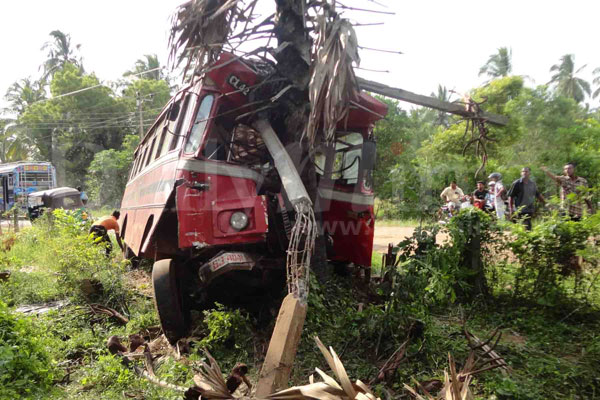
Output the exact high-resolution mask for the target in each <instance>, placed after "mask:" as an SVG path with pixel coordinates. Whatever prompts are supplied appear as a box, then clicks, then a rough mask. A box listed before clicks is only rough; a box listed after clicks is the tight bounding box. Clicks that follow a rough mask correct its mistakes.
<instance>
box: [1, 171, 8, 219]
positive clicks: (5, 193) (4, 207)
mask: <svg viewBox="0 0 600 400" xmlns="http://www.w3.org/2000/svg"><path fill="white" fill-rule="evenodd" d="M1 207H2V211H6V210H8V176H6V175H3V176H2V204H1Z"/></svg>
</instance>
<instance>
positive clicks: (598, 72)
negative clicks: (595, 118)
mask: <svg viewBox="0 0 600 400" xmlns="http://www.w3.org/2000/svg"><path fill="white" fill-rule="evenodd" d="M592 83H593V84H594V85H597V86H598V87H597V88H596V90H594V94H593V95H592V97H593V98H594V99H595V98H596V97H598V95H600V67H598V68H596V69H595V70H594V80H593V81H592Z"/></svg>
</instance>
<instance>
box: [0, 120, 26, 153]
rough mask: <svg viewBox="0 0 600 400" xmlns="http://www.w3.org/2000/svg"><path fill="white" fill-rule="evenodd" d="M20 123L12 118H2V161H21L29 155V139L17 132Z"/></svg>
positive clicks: (0, 123)
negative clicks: (27, 143)
mask: <svg viewBox="0 0 600 400" xmlns="http://www.w3.org/2000/svg"><path fill="white" fill-rule="evenodd" d="M17 128H18V125H17V124H16V123H15V120H13V119H10V118H2V119H0V162H2V163H7V162H13V161H20V160H24V159H26V158H27V156H28V155H29V151H28V147H27V145H26V142H27V140H26V139H25V138H23V137H22V136H21V135H19V134H18V132H17Z"/></svg>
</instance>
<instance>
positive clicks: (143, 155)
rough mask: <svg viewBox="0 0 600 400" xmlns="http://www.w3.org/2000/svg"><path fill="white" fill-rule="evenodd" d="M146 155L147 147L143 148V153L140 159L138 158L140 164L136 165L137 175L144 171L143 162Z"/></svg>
mask: <svg viewBox="0 0 600 400" xmlns="http://www.w3.org/2000/svg"><path fill="white" fill-rule="evenodd" d="M147 153H148V146H146V147H144V153H142V158H140V163H139V165H138V170H137V173H136V175H137V174H138V173H140V172H142V170H143V169H144V160H145V159H146V154H147Z"/></svg>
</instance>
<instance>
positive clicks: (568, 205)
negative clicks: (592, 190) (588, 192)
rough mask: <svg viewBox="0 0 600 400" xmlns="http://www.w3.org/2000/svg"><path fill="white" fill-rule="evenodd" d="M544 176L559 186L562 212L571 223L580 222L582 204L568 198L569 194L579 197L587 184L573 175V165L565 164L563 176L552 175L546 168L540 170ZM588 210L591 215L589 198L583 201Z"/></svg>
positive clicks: (579, 201) (591, 207)
mask: <svg viewBox="0 0 600 400" xmlns="http://www.w3.org/2000/svg"><path fill="white" fill-rule="evenodd" d="M540 169H541V170H542V171H544V173H545V174H546V175H548V176H549V177H550V178H551V179H552V180H553V181H555V182H556V183H557V184H558V185H560V201H561V205H562V208H563V210H565V212H566V213H567V214H568V215H569V217H570V218H571V219H572V220H573V221H579V220H581V216H582V215H583V203H582V201H581V199H580V198H578V199H577V200H575V201H573V200H571V199H569V198H568V196H569V195H570V194H571V193H575V194H576V195H577V196H578V197H579V196H580V195H581V192H582V189H584V188H587V186H588V183H587V180H586V179H585V178H582V177H580V176H576V175H575V164H573V163H567V164H565V166H564V167H563V172H564V175H560V176H558V175H554V174H553V173H552V172H550V171H548V168H546V167H541V168H540ZM583 200H584V201H585V203H586V204H587V206H588V209H589V210H590V213H593V212H594V211H593V210H594V208H593V206H592V202H591V201H590V199H589V198H584V199H583Z"/></svg>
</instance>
